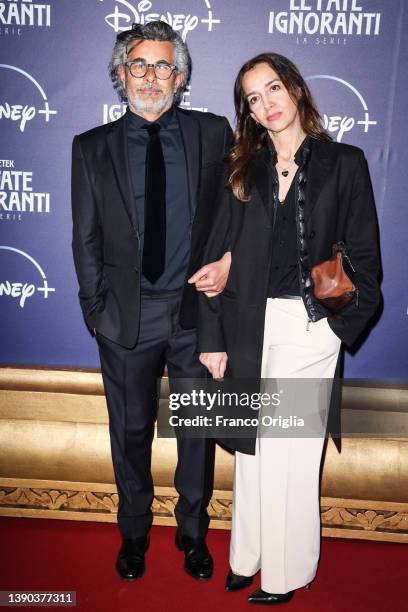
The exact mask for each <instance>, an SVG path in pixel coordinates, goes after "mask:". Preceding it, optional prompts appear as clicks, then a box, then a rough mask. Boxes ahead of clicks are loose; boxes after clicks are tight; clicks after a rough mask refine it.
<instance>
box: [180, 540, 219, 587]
mask: <svg viewBox="0 0 408 612" xmlns="http://www.w3.org/2000/svg"><path fill="white" fill-rule="evenodd" d="M176 546H177V548H178V549H179V550H182V551H183V552H184V569H185V570H186V572H187V574H189V575H190V576H192V577H193V578H196V579H197V580H209V579H210V578H211V577H212V575H213V569H214V561H213V559H212V557H211V555H210V552H209V550H208V548H207V544H206V543H205V540H204V538H191V537H190V536H185V535H181V532H180V531H179V530H178V529H177V531H176Z"/></svg>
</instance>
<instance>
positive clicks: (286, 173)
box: [276, 159, 295, 178]
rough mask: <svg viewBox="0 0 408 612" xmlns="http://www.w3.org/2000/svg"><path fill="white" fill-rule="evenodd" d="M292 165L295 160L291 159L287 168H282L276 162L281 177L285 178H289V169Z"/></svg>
mask: <svg viewBox="0 0 408 612" xmlns="http://www.w3.org/2000/svg"><path fill="white" fill-rule="evenodd" d="M294 163H295V160H293V159H292V161H291V162H290V164H289V166H287V167H286V168H282V166H281V165H280V163H279V162H276V165H277V166H278V168H279V170H280V173H281V175H282V176H284V177H285V178H286V177H287V176H289V169H290V168H291V167H292V166H293V164H294Z"/></svg>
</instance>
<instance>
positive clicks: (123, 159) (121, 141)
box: [107, 116, 138, 233]
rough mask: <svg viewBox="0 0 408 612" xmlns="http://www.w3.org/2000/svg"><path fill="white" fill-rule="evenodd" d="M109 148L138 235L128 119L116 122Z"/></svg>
mask: <svg viewBox="0 0 408 612" xmlns="http://www.w3.org/2000/svg"><path fill="white" fill-rule="evenodd" d="M107 141H108V148H109V153H110V157H111V160H112V165H113V169H114V172H115V176H116V180H117V183H118V187H119V191H120V194H121V196H122V200H123V204H124V205H125V208H126V212H127V214H128V217H129V221H130V223H131V224H132V226H133V228H134V230H135V232H136V233H138V226H137V219H136V213H135V207H134V206H133V200H134V196H133V188H132V184H131V179H130V174H129V159H128V149H127V134H126V117H125V116H123V117H121V118H120V119H118V121H116V122H115V123H114V124H113V125H112V127H111V129H110V130H109V132H108V134H107Z"/></svg>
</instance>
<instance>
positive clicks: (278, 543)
mask: <svg viewBox="0 0 408 612" xmlns="http://www.w3.org/2000/svg"><path fill="white" fill-rule="evenodd" d="M235 108H236V114H237V128H236V138H235V146H234V147H233V149H232V152H231V155H230V158H229V181H228V182H229V189H228V190H226V194H225V201H224V202H223V203H222V205H221V206H220V212H219V218H218V220H217V223H216V224H215V226H214V228H213V232H212V236H211V238H210V241H209V245H208V249H207V260H208V261H212V260H213V259H214V258H216V256H217V255H219V254H222V253H223V249H225V247H227V246H229V247H230V250H231V253H232V263H231V268H230V273H229V277H228V282H227V285H226V288H225V290H224V292H223V293H222V295H221V296H218V297H215V298H210V299H208V298H206V297H205V296H204V295H201V298H200V311H201V313H200V328H199V350H200V351H201V356H200V359H201V361H202V363H203V364H204V365H206V366H207V368H208V369H209V371H210V372H211V374H212V375H213V377H214V378H222V377H223V376H224V373H225V371H226V368H227V365H228V370H229V373H230V374H231V375H232V376H233V377H236V378H251V377H252V378H256V377H259V376H262V378H273V379H276V378H282V379H285V378H298V379H299V378H313V379H330V381H331V380H332V379H333V376H334V374H335V370H336V365H337V364H338V358H339V351H340V345H341V343H344V344H345V345H346V346H351V345H352V344H354V342H355V341H356V340H357V338H358V337H359V336H360V334H361V333H362V332H363V330H364V329H365V328H366V327H367V324H368V322H369V320H370V319H371V318H372V316H373V314H374V313H375V311H376V309H377V306H378V303H379V297H380V293H379V286H378V275H379V267H380V263H379V251H378V238H377V222H376V214H375V205H374V201H373V196H372V188H371V183H370V178H369V174H368V169H367V163H366V160H365V158H364V154H363V152H362V151H361V150H360V149H358V148H356V147H353V146H349V145H345V144H340V143H337V142H332V141H331V139H330V138H329V137H328V135H327V134H326V133H325V131H324V130H323V128H322V126H321V121H320V116H319V113H318V111H317V109H316V107H315V105H314V102H313V100H312V97H311V94H310V91H309V89H308V87H307V85H306V83H305V81H304V79H303V78H302V76H301V75H300V73H299V71H298V69H297V68H296V66H294V64H293V63H292V62H290V61H289V60H288V59H286V58H285V57H282V56H280V55H277V54H274V53H265V54H261V55H258V56H257V57H255V58H253V59H251V60H250V61H248V62H246V63H245V64H244V66H243V67H242V68H241V70H240V72H239V74H238V76H237V79H236V82H235ZM339 241H343V242H344V243H345V244H346V247H347V249H348V253H349V255H350V259H351V261H352V262H353V266H354V268H355V283H356V285H357V287H358V301H357V299H356V298H354V299H353V300H352V301H351V302H350V303H349V304H347V306H345V307H344V308H342V309H341V310H340V311H339V312H337V313H336V314H333V313H331V312H330V311H329V310H328V309H327V308H326V307H325V306H324V305H323V304H322V303H320V302H319V301H318V300H317V299H316V298H315V296H314V293H313V290H314V287H313V282H312V279H311V268H312V267H313V266H314V265H316V264H318V263H321V262H323V261H325V260H327V259H329V258H330V256H331V253H332V247H333V245H334V244H335V243H337V242H339ZM330 385H331V382H330ZM327 404H328V402H326V404H325V406H324V412H325V415H324V419H325V418H327V411H328V405H327ZM316 410H319V414H320V415H321V405H320V406H319V408H316ZM291 411H292V413H295V412H296V406H291ZM324 419H323V420H324ZM241 442H244V441H241ZM323 442H324V434H322V435H320V436H314V437H313V436H310V437H304V436H303V437H299V436H298V437H292V438H288V437H286V438H283V437H279V436H277V435H276V436H275V437H274V438H271V437H269V438H268V437H265V438H264V437H258V439H257V440H256V442H254V444H253V448H250V447H248V446H247V447H244V446H241V450H245V453H244V452H237V453H236V458H235V473H234V503H233V516H232V536H231V549H230V566H231V571H230V572H229V574H228V576H227V585H226V589H227V591H235V590H239V589H241V588H244V587H246V586H249V585H250V584H251V583H252V577H253V576H254V574H256V573H257V571H258V570H261V589H259V590H257V591H255V592H254V593H253V594H252V595H251V596H250V597H249V598H248V600H249V601H250V602H251V603H261V604H277V603H283V602H287V601H289V600H290V599H291V597H292V596H293V593H294V591H295V589H298V588H300V587H302V586H305V585H307V584H308V583H310V582H311V581H312V580H313V578H314V576H315V573H316V569H317V563H318V558H319V550H320V514H319V468H320V462H321V455H322V449H323ZM236 448H240V447H239V445H238V446H236ZM247 453H255V454H247Z"/></svg>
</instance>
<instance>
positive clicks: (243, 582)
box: [225, 570, 254, 592]
mask: <svg viewBox="0 0 408 612" xmlns="http://www.w3.org/2000/svg"><path fill="white" fill-rule="evenodd" d="M253 579H254V578H253V576H238V574H234V572H233V571H232V570H230V571H229V572H228V575H227V581H226V583H225V590H226V591H229V592H230V591H240V590H241V589H245V588H246V587H248V586H249V585H250V584H252V581H253Z"/></svg>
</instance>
